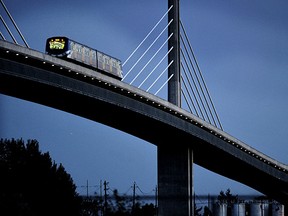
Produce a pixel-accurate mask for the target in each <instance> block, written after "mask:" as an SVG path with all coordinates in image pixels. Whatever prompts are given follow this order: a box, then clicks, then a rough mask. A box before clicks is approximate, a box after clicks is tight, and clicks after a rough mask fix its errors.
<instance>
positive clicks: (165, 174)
mask: <svg viewBox="0 0 288 216" xmlns="http://www.w3.org/2000/svg"><path fill="white" fill-rule="evenodd" d="M171 7H172V10H170V11H169V13H168V22H170V21H171V20H172V19H173V22H172V23H171V25H170V26H169V28H168V35H171V34H173V36H172V37H171V38H170V40H169V43H168V49H169V50H170V49H171V48H172V47H173V48H172V51H171V52H170V53H169V55H168V62H171V61H173V64H172V65H171V66H170V67H169V70H168V77H172V78H171V79H170V80H169V82H168V101H169V102H170V103H173V104H175V105H176V106H179V107H180V106H181V85H180V84H181V79H180V78H181V75H180V8H179V7H180V0H168V8H171ZM183 141H184V140H175V141H173V142H179V143H177V145H175V143H163V144H162V145H158V149H157V154H158V215H159V216H164V215H165V216H178V215H179V216H180V215H181V216H186V215H187V216H192V215H194V201H193V200H192V198H193V196H192V194H193V193H194V189H193V150H192V149H191V148H189V147H188V145H186V144H185V143H181V142H183ZM184 142H185V141H184ZM172 146H173V147H172Z"/></svg>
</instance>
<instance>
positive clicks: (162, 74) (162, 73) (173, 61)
mask: <svg viewBox="0 0 288 216" xmlns="http://www.w3.org/2000/svg"><path fill="white" fill-rule="evenodd" d="M172 48H173V47H172ZM173 62H174V60H172V61H171V62H170V63H169V64H168V65H167V67H166V68H165V69H164V70H163V71H162V72H161V74H160V75H159V76H158V77H157V78H156V79H155V80H154V82H153V83H152V84H151V85H150V86H149V88H148V89H147V90H146V91H147V92H148V91H149V90H150V89H151V88H152V87H153V86H154V84H155V83H156V82H157V81H158V80H159V78H160V77H161V76H162V75H163V74H164V72H165V71H167V70H168V68H169V67H170V66H171V65H172V64H173Z"/></svg>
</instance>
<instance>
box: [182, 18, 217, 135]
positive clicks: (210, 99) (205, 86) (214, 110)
mask: <svg viewBox="0 0 288 216" xmlns="http://www.w3.org/2000/svg"><path fill="white" fill-rule="evenodd" d="M180 25H181V28H182V30H183V32H184V36H185V38H186V41H187V43H188V46H189V49H190V52H191V53H192V56H193V59H194V61H195V64H196V67H197V69H198V71H199V74H200V78H201V80H202V83H203V84H204V88H205V90H206V92H207V95H208V98H209V101H210V103H211V105H212V108H213V112H214V114H215V116H216V118H217V122H218V124H219V127H220V129H221V130H223V127H222V124H221V122H220V119H219V116H218V114H217V112H216V109H215V106H214V103H213V101H212V98H211V96H210V93H209V91H208V88H207V85H206V83H205V81H204V78H203V75H202V72H201V70H200V67H199V64H198V61H197V59H196V57H195V54H194V52H193V49H192V46H191V43H190V41H189V39H188V36H187V34H186V31H185V28H184V26H183V23H182V22H181V21H180Z"/></svg>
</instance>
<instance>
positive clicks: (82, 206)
mask: <svg viewBox="0 0 288 216" xmlns="http://www.w3.org/2000/svg"><path fill="white" fill-rule="evenodd" d="M0 173H1V178H0V215H3V216H5V215H13V216H39V215H41V216H46V215H47V216H48V215H49V216H51V215H54V216H58V215H59V216H60V215H61V216H64V215H69V216H86V215H87V216H88V215H89V216H92V215H103V216H110V215H111V216H112V215H119V216H121V215H123V216H124V215H139V216H141V215H145V216H149V215H155V211H156V210H155V209H156V208H155V206H154V205H153V204H149V203H145V204H142V203H141V202H138V201H137V199H135V198H134V199H133V200H131V199H128V198H126V197H124V196H120V195H119V193H118V191H117V190H114V191H113V196H111V197H110V196H109V197H107V199H105V200H101V199H87V198H86V197H82V196H80V195H79V194H78V193H77V192H76V186H75V184H74V183H73V180H72V178H71V176H70V175H69V174H68V173H67V172H66V170H65V168H64V167H63V166H62V164H60V165H57V164H56V163H55V162H53V161H52V159H51V157H50V155H49V152H47V153H42V152H41V151H40V150H39V143H38V141H36V140H28V141H27V142H26V143H25V142H24V141H23V140H22V139H0Z"/></svg>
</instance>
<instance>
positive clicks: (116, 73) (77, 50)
mask: <svg viewBox="0 0 288 216" xmlns="http://www.w3.org/2000/svg"><path fill="white" fill-rule="evenodd" d="M45 52H46V54H49V55H52V56H56V57H60V58H63V59H66V60H69V61H73V62H75V63H78V64H81V65H85V66H87V67H89V68H92V69H95V70H97V71H98V72H101V73H104V74H106V75H109V76H112V77H114V78H117V79H119V80H121V79H122V78H123V74H122V65H121V61H120V60H119V59H117V58H114V57H112V56H110V55H107V54H105V53H103V52H100V51H98V50H96V49H92V48H90V47H88V46H85V45H83V44H81V43H78V42H76V41H74V40H71V39H69V38H67V37H62V36H61V37H50V38H48V39H47V40H46V48H45Z"/></svg>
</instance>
